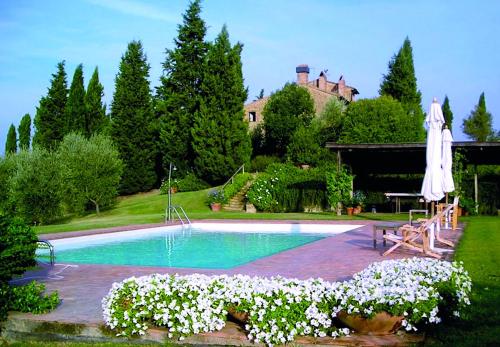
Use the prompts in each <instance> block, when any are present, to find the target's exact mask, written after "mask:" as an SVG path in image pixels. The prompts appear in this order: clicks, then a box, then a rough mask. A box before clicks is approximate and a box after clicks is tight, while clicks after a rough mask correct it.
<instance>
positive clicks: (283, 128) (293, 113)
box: [262, 83, 314, 157]
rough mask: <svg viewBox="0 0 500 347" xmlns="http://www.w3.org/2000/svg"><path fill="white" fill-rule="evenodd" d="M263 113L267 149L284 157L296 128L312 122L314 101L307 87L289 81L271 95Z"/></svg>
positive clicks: (270, 152)
mask: <svg viewBox="0 0 500 347" xmlns="http://www.w3.org/2000/svg"><path fill="white" fill-rule="evenodd" d="M262 113H263V115H264V134H265V141H266V147H267V151H268V153H269V154H276V155H278V156H281V157H283V156H284V155H285V152H286V148H287V146H288V144H289V142H290V138H291V136H292V134H293V133H294V132H295V130H297V128H298V127H299V126H300V125H303V126H308V125H309V124H310V123H311V120H312V119H313V117H314V103H313V100H312V98H311V95H310V94H309V92H308V91H307V90H306V89H305V88H303V87H300V86H298V85H296V84H292V83H287V84H286V85H285V86H284V87H283V89H281V90H279V91H277V92H276V93H274V94H272V95H271V97H270V98H269V101H268V102H267V104H266V106H264V110H263V112H262Z"/></svg>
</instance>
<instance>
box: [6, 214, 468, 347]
mask: <svg viewBox="0 0 500 347" xmlns="http://www.w3.org/2000/svg"><path fill="white" fill-rule="evenodd" d="M203 222H207V221H206V220H204V221H203ZM214 222H217V223H223V222H229V223H230V222H236V221H214ZM237 222H239V223H251V221H237ZM257 222H258V223H265V221H257ZM268 223H298V222H297V221H272V222H271V221H270V222H268ZM300 223H311V224H312V223H317V224H358V225H359V224H363V227H360V228H357V229H354V230H351V231H348V232H345V233H342V234H339V235H334V236H332V237H327V238H324V239H321V240H319V241H315V242H312V243H309V244H306V245H304V246H301V247H297V248H294V249H291V250H288V251H284V252H281V253H278V254H275V255H272V256H269V257H265V258H261V259H258V260H256V261H253V262H251V263H248V264H244V265H242V266H238V267H236V268H233V269H226V270H213V269H210V270H207V269H181V268H165V267H136V266H110V265H86V264H78V265H77V266H68V267H66V266H65V265H64V264H57V263H56V265H55V266H54V267H52V268H50V267H46V268H45V269H44V270H42V271H38V272H31V273H27V274H26V275H25V278H26V279H27V280H29V279H30V278H31V279H36V280H38V281H40V282H43V283H45V285H46V287H47V290H48V291H53V290H57V291H58V292H59V297H60V298H61V299H62V302H61V304H60V305H59V307H58V308H57V309H56V310H54V311H52V312H50V313H48V314H44V315H31V314H18V313H16V314H14V316H15V317H16V319H29V320H32V321H45V322H63V323H78V324H87V325H89V324H90V325H92V326H94V325H98V324H102V323H103V320H102V310H101V299H102V298H103V297H104V296H105V295H106V294H107V293H108V291H109V289H110V288H111V285H112V284H113V282H118V281H122V280H123V279H125V278H128V277H131V276H143V275H149V274H153V273H163V274H166V273H171V274H174V273H176V274H192V273H203V274H208V275H210V274H228V275H233V274H246V275H251V276H265V277H270V276H275V275H280V276H283V277H288V278H299V279H307V278H317V277H321V278H323V279H325V280H328V281H342V280H346V279H349V278H350V277H351V276H352V275H353V274H354V273H356V272H358V271H361V270H363V269H364V268H365V267H367V266H368V265H369V264H370V263H372V262H376V261H382V260H386V259H397V258H406V257H412V256H415V255H418V253H416V252H413V251H411V250H405V249H402V248H400V249H398V250H396V251H395V252H393V253H392V254H391V255H390V256H386V257H383V256H382V253H383V252H384V251H385V250H386V249H387V248H388V247H389V245H390V244H391V243H390V242H388V243H387V246H385V247H384V246H383V245H382V240H381V239H382V236H381V233H379V234H378V242H377V248H376V249H374V248H373V237H372V226H373V224H380V223H381V222H379V221H315V222H308V221H304V222H300ZM157 226H159V225H148V227H157ZM144 227H145V226H140V227H119V228H111V229H101V230H92V231H84V232H67V233H61V234H46V235H43V238H44V239H56V238H61V237H73V236H82V235H88V234H94V233H103V232H109V231H123V230H130V229H134V228H135V229H137V228H144ZM461 234H462V229H458V230H457V231H451V230H442V231H441V235H442V236H444V237H445V238H446V239H448V240H451V241H454V242H455V241H458V239H459V237H460V236H461ZM56 256H57V254H56ZM448 257H451V255H448ZM11 317H12V315H11ZM231 327H232V326H230V325H228V327H227V329H226V328H225V329H223V331H222V332H219V333H212V334H215V335H214V338H215V337H217V336H219V337H220V333H222V335H224V334H225V333H224V330H226V333H227V334H228V335H234V334H235V333H236V330H235V328H234V327H232V328H231ZM233 330H234V331H233ZM238 334H239V335H242V334H243V332H241V331H240V332H238ZM242 336H243V335H242ZM242 336H240V338H243V337H242ZM232 337H234V336H232ZM359 338H361V340H360V341H357V342H356V343H361V345H377V344H379V343H382V344H390V345H392V344H393V343H392V342H391V341H390V338H389V340H382V341H378V340H377V339H380V337H371V338H369V339H368V340H369V341H371V342H370V343H369V341H364V339H365V338H366V337H361V336H360V337H359ZM359 338H358V340H359ZM344 339H345V338H343V339H342V340H344ZM330 340H331V339H330ZM363 341H364V342H363ZM377 341H378V342H377ZM398 341H399V340H398ZM185 342H188V341H185ZM205 342H207V343H208V341H205ZM226 342H229V341H226ZM241 342H243V341H241ZM318 342H319V341H315V342H314V341H311V343H315V344H317V343H318ZM337 342H339V343H340V342H341V341H340V340H337ZM353 342H354V341H353ZM399 342H401V341H399ZM408 342H410V341H409V340H408V339H406V343H408ZM193 343H194V342H193ZM303 343H306V344H307V341H303ZM365 343H368V344H365ZM197 344H199V343H197ZM202 344H204V343H202ZM245 344H246V343H245ZM327 344H331V343H327ZM400 344H401V343H394V345H400ZM403 344H405V343H403ZM341 345H344V344H341ZM347 345H351V343H348V344H347Z"/></svg>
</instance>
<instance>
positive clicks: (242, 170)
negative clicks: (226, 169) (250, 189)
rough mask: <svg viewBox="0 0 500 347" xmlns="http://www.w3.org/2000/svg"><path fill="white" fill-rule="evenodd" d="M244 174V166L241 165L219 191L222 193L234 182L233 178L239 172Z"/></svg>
mask: <svg viewBox="0 0 500 347" xmlns="http://www.w3.org/2000/svg"><path fill="white" fill-rule="evenodd" d="M240 171H241V172H242V173H245V164H243V165H241V166H240V167H239V168H238V170H236V172H235V173H234V174H233V175H232V176H231V177H230V178H229V179H228V180H227V182H226V183H224V185H223V186H222V188H221V190H222V191H224V188H225V187H226V186H227V185H228V184H229V183H233V182H234V177H235V176H236V175H237V174H238V173H239V172H240Z"/></svg>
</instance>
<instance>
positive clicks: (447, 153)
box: [441, 127, 455, 193]
mask: <svg viewBox="0 0 500 347" xmlns="http://www.w3.org/2000/svg"><path fill="white" fill-rule="evenodd" d="M452 142H453V137H452V136H451V131H450V129H448V128H447V127H446V128H445V129H444V130H443V159H442V163H441V165H442V167H443V192H445V193H450V192H452V191H454V190H455V183H454V182H453V174H452V172H451V166H452V163H453V156H452V154H451V143H452Z"/></svg>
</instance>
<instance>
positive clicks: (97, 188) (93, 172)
mask: <svg viewBox="0 0 500 347" xmlns="http://www.w3.org/2000/svg"><path fill="white" fill-rule="evenodd" d="M57 157H58V159H59V161H60V163H61V172H62V182H63V185H64V191H65V194H64V197H63V201H64V202H65V203H66V205H67V207H68V208H69V210H70V211H74V212H79V213H81V212H83V211H84V210H85V207H86V205H87V204H88V203H92V204H93V205H94V206H95V210H96V213H97V214H99V211H100V209H101V208H103V207H104V208H105V207H109V206H111V205H113V203H114V201H115V198H116V196H117V195H118V185H119V183H120V178H121V173H122V170H123V165H122V161H121V159H120V158H119V153H118V151H117V149H116V148H115V146H114V145H113V143H112V142H111V139H109V138H108V137H106V136H104V135H99V134H97V135H93V136H92V137H91V138H90V139H86V138H85V137H84V136H83V135H81V134H75V133H71V134H69V135H67V136H66V137H65V138H64V140H63V142H62V143H61V145H60V146H59V149H58V151H57Z"/></svg>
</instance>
